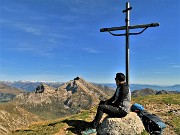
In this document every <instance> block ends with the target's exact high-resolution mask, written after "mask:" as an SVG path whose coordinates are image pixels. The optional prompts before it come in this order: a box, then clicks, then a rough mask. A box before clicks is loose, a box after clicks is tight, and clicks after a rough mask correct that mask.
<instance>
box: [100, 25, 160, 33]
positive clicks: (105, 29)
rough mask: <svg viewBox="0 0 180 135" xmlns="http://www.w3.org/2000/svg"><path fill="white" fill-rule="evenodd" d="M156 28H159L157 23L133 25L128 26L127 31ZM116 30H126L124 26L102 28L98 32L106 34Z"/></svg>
mask: <svg viewBox="0 0 180 135" xmlns="http://www.w3.org/2000/svg"><path fill="white" fill-rule="evenodd" d="M156 26H159V23H150V24H140V25H133V26H128V28H129V29H137V28H146V27H156ZM116 30H126V26H121V27H112V28H102V29H100V32H108V31H116Z"/></svg>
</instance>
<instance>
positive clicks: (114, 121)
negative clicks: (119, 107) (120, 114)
mask: <svg viewBox="0 0 180 135" xmlns="http://www.w3.org/2000/svg"><path fill="white" fill-rule="evenodd" d="M143 130H145V128H144V126H143V123H142V121H141V119H140V118H139V116H138V115H137V114H136V113H134V112H130V113H129V114H128V115H127V116H126V117H124V118H111V117H109V116H107V117H106V118H104V120H103V121H102V123H101V124H100V126H99V128H98V133H99V134H100V135H137V134H141V133H142V132H143Z"/></svg>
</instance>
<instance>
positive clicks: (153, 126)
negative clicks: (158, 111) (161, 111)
mask: <svg viewBox="0 0 180 135" xmlns="http://www.w3.org/2000/svg"><path fill="white" fill-rule="evenodd" d="M138 115H139V117H140V118H141V120H142V122H143V124H144V127H145V129H146V131H147V132H149V133H150V134H151V135H161V134H162V133H163V130H164V129H165V128H166V124H165V123H164V122H163V121H162V120H161V119H160V118H159V117H158V116H157V115H155V114H151V113H149V112H148V111H146V110H142V111H140V112H139V113H138Z"/></svg>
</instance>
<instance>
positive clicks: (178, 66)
mask: <svg viewBox="0 0 180 135" xmlns="http://www.w3.org/2000/svg"><path fill="white" fill-rule="evenodd" d="M171 67H172V68H180V65H172V66H171Z"/></svg>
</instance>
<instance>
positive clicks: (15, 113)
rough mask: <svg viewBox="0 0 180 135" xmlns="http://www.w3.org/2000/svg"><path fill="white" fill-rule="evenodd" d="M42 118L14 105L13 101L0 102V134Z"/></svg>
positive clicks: (3, 134) (2, 134)
mask: <svg viewBox="0 0 180 135" xmlns="http://www.w3.org/2000/svg"><path fill="white" fill-rule="evenodd" d="M41 120H43V119H42V118H40V117H38V116H36V115H34V114H32V113H30V112H28V111H26V110H24V109H22V108H20V107H19V106H16V104H14V103H6V104H0V134H1V135H5V134H7V133H9V132H10V131H11V130H14V129H17V128H21V127H23V126H28V125H29V124H31V123H32V122H36V121H41Z"/></svg>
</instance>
